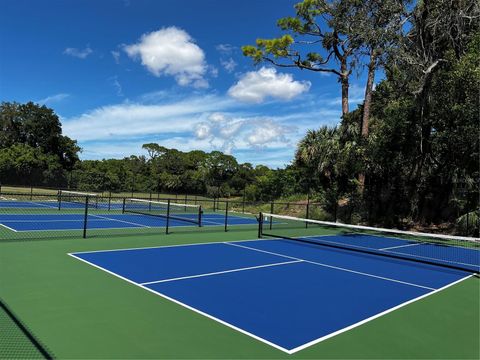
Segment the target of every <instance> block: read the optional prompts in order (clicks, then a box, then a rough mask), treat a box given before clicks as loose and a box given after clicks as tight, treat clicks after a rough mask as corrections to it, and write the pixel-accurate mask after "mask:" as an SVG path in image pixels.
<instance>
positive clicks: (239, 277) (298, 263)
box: [69, 240, 470, 354]
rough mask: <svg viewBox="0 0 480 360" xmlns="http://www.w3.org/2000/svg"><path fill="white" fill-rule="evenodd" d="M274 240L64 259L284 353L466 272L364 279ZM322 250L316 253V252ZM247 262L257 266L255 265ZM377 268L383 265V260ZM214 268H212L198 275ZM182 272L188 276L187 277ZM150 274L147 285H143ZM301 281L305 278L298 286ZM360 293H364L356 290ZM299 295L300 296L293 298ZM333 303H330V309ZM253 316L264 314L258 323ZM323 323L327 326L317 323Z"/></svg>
mask: <svg viewBox="0 0 480 360" xmlns="http://www.w3.org/2000/svg"><path fill="white" fill-rule="evenodd" d="M257 242H258V243H260V242H261V243H263V244H264V245H265V244H272V251H268V250H267V251H261V252H260V251H258V250H259V249H257V248H256V246H257V245H256V243H257ZM276 243H278V241H276V240H260V241H259V240H251V241H248V245H246V244H247V241H246V242H245V245H243V244H242V242H235V243H228V242H227V243H206V244H192V245H179V246H165V247H151V248H137V249H117V250H112V251H109V250H105V251H94V252H81V253H73V254H69V255H70V256H72V257H74V258H76V259H78V260H80V261H82V262H84V263H87V264H89V265H91V266H94V267H96V268H97V269H100V270H103V271H105V272H107V273H109V274H111V275H113V276H116V277H118V278H121V279H123V280H125V281H128V282H130V283H132V284H134V285H136V286H139V287H141V288H143V289H145V290H147V291H149V292H151V293H154V294H156V295H158V296H161V297H163V298H165V299H168V300H170V301H172V302H174V303H176V304H178V305H180V306H182V307H185V308H187V309H189V310H192V311H194V312H196V313H199V314H201V315H204V316H206V317H208V318H210V319H212V320H214V321H217V322H219V323H221V324H223V325H226V326H228V327H230V328H232V329H234V330H236V331H239V332H241V333H243V334H246V335H248V336H251V337H252V338H254V339H256V340H259V341H261V342H263V343H266V344H268V345H270V346H273V347H275V348H277V349H279V350H281V351H284V352H286V353H288V354H292V353H295V352H297V351H300V350H302V349H304V348H306V347H308V346H311V345H314V344H316V343H318V342H320V341H323V340H326V339H328V338H330V337H332V336H335V335H338V334H340V333H343V332H345V331H348V330H350V329H353V328H354V327H357V326H360V325H362V324H364V323H366V322H368V321H371V320H374V319H376V318H378V317H380V316H383V315H384V314H387V313H389V312H392V311H394V310H396V309H398V308H400V307H403V306H406V305H408V304H410V303H412V302H415V301H418V300H420V299H422V298H424V297H426V296H429V295H431V294H433V293H436V292H438V291H441V290H443V289H444V288H446V287H449V286H452V285H454V284H456V283H458V282H460V281H463V280H465V279H466V278H468V277H470V275H469V274H468V273H463V272H462V273H460V272H458V274H457V273H455V276H453V274H452V273H451V272H446V271H444V269H442V268H438V269H437V270H436V269H435V268H434V269H433V270H432V269H431V268H430V269H427V268H421V267H409V266H408V263H406V264H404V265H403V266H405V267H408V269H409V271H408V272H411V274H410V276H411V279H412V280H414V279H416V278H417V276H416V274H417V273H419V274H420V273H422V272H423V271H425V272H426V274H424V275H423V276H420V278H425V275H428V276H432V275H433V276H436V277H439V278H440V279H441V281H440V282H439V283H440V285H439V286H437V287H433V286H423V285H419V284H413V283H410V284H409V283H407V282H400V281H396V279H384V278H382V277H378V276H368V275H374V274H368V271H367V270H366V271H364V272H363V273H360V272H358V271H349V270H350V269H347V267H348V265H347V263H345V265H344V267H345V268H344V269H338V267H337V268H334V267H329V266H327V267H326V266H323V265H325V264H321V265H320V266H319V264H315V262H312V261H310V260H304V259H301V258H297V257H296V256H294V254H292V255H288V253H285V254H283V253H280V254H278V252H276V251H274V250H273V249H275V247H274V246H273V244H276ZM193 245H195V246H193ZM232 245H234V246H232ZM236 245H242V247H240V246H236ZM235 249H237V250H235ZM285 249H291V248H290V247H288V248H285ZM325 251H326V250H319V252H320V253H322V252H325ZM277 254H278V255H277ZM185 258H191V259H195V261H192V262H190V263H188V264H187V263H185V262H183V261H182V259H185ZM234 259H237V260H238V259H240V260H241V261H237V262H236V265H239V264H241V263H244V265H248V264H250V266H235V267H233V268H229V267H228V265H229V264H230V263H231V262H232V260H234ZM272 260H273V262H272ZM252 261H257V262H260V263H257V264H255V265H254V264H252ZM358 261H360V262H362V263H365V264H364V266H365V269H369V268H372V264H371V261H375V260H373V259H372V258H367V257H362V256H359V257H358ZM262 262H264V263H263V264H262ZM179 263H182V264H183V265H182V266H180V265H179ZM381 263H382V264H384V266H388V264H385V262H381ZM152 264H157V265H158V264H161V266H152ZM185 265H187V266H185ZM379 265H380V264H379ZM226 266H227V268H225V267H226ZM185 267H186V268H187V269H185ZM222 267H223V269H222ZM215 268H217V270H218V271H201V270H202V269H211V270H212V269H215ZM389 269H390V268H389ZM391 269H392V271H393V270H394V269H396V271H399V274H400V273H403V271H402V269H398V267H397V266H391ZM186 270H189V272H190V273H187V274H185V273H184V272H185V271H186ZM345 270H347V271H345ZM404 270H407V268H405V269H404ZM159 271H160V272H161V273H163V275H168V274H170V275H173V276H161V279H159V280H154V279H152V277H153V278H155V276H154V275H155V273H156V272H157V273H158V272H159ZM430 271H431V272H430ZM182 272H183V274H182ZM432 272H433V273H432ZM175 275H178V276H175ZM366 275H367V276H366ZM392 275H394V274H392ZM139 276H140V278H139ZM142 277H143V281H142ZM145 277H146V278H145ZM148 277H150V280H146V279H147V278H148ZM299 278H301V279H304V281H300V282H299V281H298V279H299ZM389 280H394V281H389ZM361 289H369V291H357V290H361ZM299 292H301V293H302V294H305V296H302V297H298V296H296V295H295V294H298V293H299ZM280 294H283V295H281V296H279V295H280ZM347 294H350V295H347ZM379 295H381V296H379ZM236 296H242V298H243V299H244V301H242V302H240V303H237V302H231V301H228V299H231V298H232V297H236ZM282 299H285V301H283V300H282ZM352 299H353V300H352ZM351 301H353V302H354V303H355V304H356V305H355V309H356V310H355V311H353V310H352V311H348V312H345V311H344V310H343V309H344V307H343V306H348V304H349V303H350V302H351ZM356 301H359V302H360V303H359V304H358V303H357V302H356ZM331 304H336V306H335V307H332V306H331ZM362 304H364V305H365V306H363V305H362ZM323 305H325V306H323ZM327 311H328V312H330V311H333V312H335V314H334V315H335V316H331V314H330V315H328V314H326V312H327ZM259 313H262V314H264V316H262V317H260V318H259V317H258V314H259ZM325 318H328V319H331V321H332V322H333V323H328V322H327V323H325V320H323V321H320V320H321V319H325ZM279 321H281V322H282V323H283V324H284V325H283V326H282V329H280V328H279V327H278V326H277V325H275V324H278V322H279ZM329 321H330V320H329Z"/></svg>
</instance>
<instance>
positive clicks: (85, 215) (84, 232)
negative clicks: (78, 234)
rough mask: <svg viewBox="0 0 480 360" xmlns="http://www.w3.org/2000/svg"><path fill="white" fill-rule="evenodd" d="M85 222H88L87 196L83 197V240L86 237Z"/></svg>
mask: <svg viewBox="0 0 480 360" xmlns="http://www.w3.org/2000/svg"><path fill="white" fill-rule="evenodd" d="M87 220H88V195H87V196H86V197H85V214H84V217H83V238H84V239H85V238H86V237H87Z"/></svg>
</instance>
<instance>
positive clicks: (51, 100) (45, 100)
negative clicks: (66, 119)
mask: <svg viewBox="0 0 480 360" xmlns="http://www.w3.org/2000/svg"><path fill="white" fill-rule="evenodd" d="M69 96H70V95H69V94H64V93H60V94H55V95H50V96H47V97H46V98H43V99H40V100H37V101H36V103H38V104H51V103H57V102H60V101H62V100H64V99H66V98H68V97H69Z"/></svg>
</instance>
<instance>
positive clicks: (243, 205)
mask: <svg viewBox="0 0 480 360" xmlns="http://www.w3.org/2000/svg"><path fill="white" fill-rule="evenodd" d="M245 189H246V187H244V188H243V201H242V214H245V199H246V194H245Z"/></svg>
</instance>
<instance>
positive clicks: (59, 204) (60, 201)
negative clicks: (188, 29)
mask: <svg viewBox="0 0 480 360" xmlns="http://www.w3.org/2000/svg"><path fill="white" fill-rule="evenodd" d="M57 197H58V211H60V209H61V208H62V190H58V193H57Z"/></svg>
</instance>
